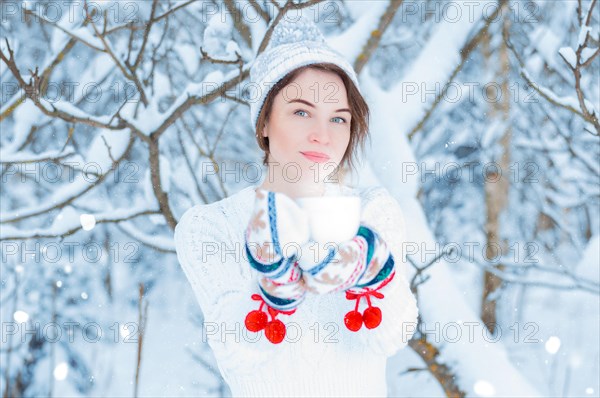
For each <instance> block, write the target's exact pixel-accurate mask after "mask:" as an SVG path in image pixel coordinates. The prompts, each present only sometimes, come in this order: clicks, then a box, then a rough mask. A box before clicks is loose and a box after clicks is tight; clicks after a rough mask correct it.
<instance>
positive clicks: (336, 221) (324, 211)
mask: <svg viewBox="0 0 600 398" xmlns="http://www.w3.org/2000/svg"><path fill="white" fill-rule="evenodd" d="M296 202H297V203H298V205H299V206H300V207H302V208H303V209H304V210H305V211H306V214H307V215H308V223H309V228H310V234H311V238H312V239H313V240H314V241H316V242H319V243H323V244H324V243H329V242H333V243H341V242H344V241H346V240H349V239H352V238H353V237H354V236H355V235H356V233H357V232H358V228H359V227H360V196H341V195H340V196H338V195H335V196H320V197H304V198H298V199H296Z"/></svg>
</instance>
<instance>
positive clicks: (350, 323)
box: [344, 311, 363, 332]
mask: <svg viewBox="0 0 600 398" xmlns="http://www.w3.org/2000/svg"><path fill="white" fill-rule="evenodd" d="M362 323H363V316H362V315H361V313H360V312H358V311H350V312H349V313H347V314H346V316H345V317H344V324H345V325H346V327H347V328H348V329H349V330H351V331H353V332H357V331H358V330H359V329H360V328H361V327H362Z"/></svg>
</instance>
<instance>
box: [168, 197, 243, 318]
mask: <svg viewBox="0 0 600 398" xmlns="http://www.w3.org/2000/svg"><path fill="white" fill-rule="evenodd" d="M220 212H222V209H220V208H219V207H218V206H213V205H196V206H194V207H192V208H190V209H188V210H187V211H186V212H185V213H184V214H183V216H182V217H181V219H180V220H179V223H178V224H177V226H176V227H175V235H174V239H175V249H176V252H177V259H178V261H179V264H180V265H181V268H182V269H183V271H184V273H185V276H186V277H187V279H188V281H189V283H190V285H191V287H192V290H193V291H194V295H195V296H196V299H197V301H198V304H199V305H200V308H201V309H202V313H203V314H204V318H205V321H213V320H215V321H216V320H217V319H214V318H215V317H216V315H217V314H218V313H221V316H220V318H227V317H223V315H224V314H222V309H223V308H222V306H221V301H223V300H225V299H226V298H227V297H230V296H239V297H238V299H242V298H244V296H243V293H247V292H249V290H248V289H247V285H248V284H249V283H250V279H251V276H250V273H249V271H248V270H244V269H243V268H242V267H241V264H242V261H241V256H243V255H244V253H243V252H242V250H241V247H240V245H236V244H235V243H233V242H235V239H234V237H233V236H232V233H231V231H230V230H229V226H228V225H227V223H226V221H225V219H226V217H225V215H224V214H219V213H220ZM246 295H248V294H246ZM225 301H226V300H225ZM219 320H220V321H221V320H223V321H225V319H219ZM236 320H239V319H236Z"/></svg>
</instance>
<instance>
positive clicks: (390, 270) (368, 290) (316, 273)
mask: <svg viewBox="0 0 600 398" xmlns="http://www.w3.org/2000/svg"><path fill="white" fill-rule="evenodd" d="M305 247H306V246H305ZM324 251H325V252H326V253H325V252H324ZM315 253H316V255H314V256H310V255H306V253H304V255H303V256H302V257H301V258H300V260H299V266H300V268H301V269H302V271H303V274H302V278H303V279H304V281H305V284H306V288H307V289H308V290H309V291H311V292H313V293H317V294H325V293H330V292H337V291H342V290H345V291H346V298H347V299H348V300H356V305H355V308H354V311H350V312H349V313H347V314H346V316H345V318H344V324H345V325H346V327H347V328H348V329H349V330H352V331H357V330H359V329H360V328H361V326H362V324H363V322H364V324H365V326H366V327H367V328H369V329H373V328H375V327H377V326H379V324H380V323H381V318H382V315H381V310H380V309H379V308H377V307H374V306H372V304H371V296H373V297H376V298H379V299H381V298H383V297H384V296H383V294H382V293H381V292H379V291H378V290H380V289H381V288H383V287H384V286H385V285H387V283H389V282H390V281H391V280H392V279H393V277H394V270H395V265H394V258H393V256H392V254H391V252H390V251H389V249H388V247H387V245H386V243H385V242H384V241H383V239H381V237H380V236H379V235H378V234H377V233H376V232H375V231H374V230H373V229H371V228H370V227H368V226H365V225H361V226H360V228H359V230H358V233H357V234H356V236H355V237H354V238H352V239H350V240H348V241H345V242H342V243H340V244H339V245H333V246H330V247H328V248H317V251H315ZM363 297H364V298H366V301H367V305H368V307H367V309H366V310H365V311H364V313H363V314H361V313H360V312H359V311H358V307H359V305H360V300H361V299H362V298H363Z"/></svg>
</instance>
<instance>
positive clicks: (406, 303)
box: [175, 19, 418, 397]
mask: <svg viewBox="0 0 600 398" xmlns="http://www.w3.org/2000/svg"><path fill="white" fill-rule="evenodd" d="M250 77H251V80H252V82H253V83H256V84H257V85H258V87H270V89H269V90H265V91H264V92H261V93H260V95H259V98H258V100H257V101H253V102H251V105H250V114H251V120H252V123H253V125H254V126H255V129H256V137H257V140H258V144H259V146H260V147H261V149H263V150H264V151H265V157H264V161H263V162H264V164H265V165H266V166H268V171H267V174H266V176H265V178H264V180H263V182H262V183H261V184H259V185H258V186H251V187H248V188H246V189H243V190H242V191H240V192H238V193H237V194H234V195H232V196H230V197H228V198H225V199H223V200H221V201H219V202H216V203H212V204H209V205H198V206H195V207H193V208H192V209H190V210H188V211H187V212H186V213H185V214H184V215H183V217H182V218H181V220H180V222H179V224H178V225H177V228H176V230H175V241H176V247H177V255H178V259H179V261H180V263H181V266H182V268H183V270H184V272H185V274H186V276H187V278H188V280H189V281H190V283H191V285H192V288H193V290H194V292H195V294H196V297H197V299H198V302H199V304H200V306H201V308H202V312H203V314H204V334H205V336H206V338H207V339H208V343H209V345H210V347H211V348H212V350H213V352H214V354H215V357H216V359H217V363H218V366H219V369H220V371H221V374H222V376H223V378H224V380H225V381H226V382H227V383H228V384H229V387H230V389H231V392H232V394H233V396H280V397H281V396H345V397H347V396H386V394H387V388H386V377H385V374H386V372H385V366H386V359H387V358H388V357H389V356H391V355H393V354H394V353H395V352H397V351H398V350H399V349H401V348H403V347H404V346H406V344H407V342H408V339H410V337H411V336H412V333H413V332H414V330H415V326H416V321H417V313H418V310H417V307H416V301H415V298H414V296H413V295H412V293H411V291H410V288H409V285H408V283H407V279H406V269H405V266H404V264H403V261H402V250H401V245H402V242H403V240H404V239H405V237H404V223H403V218H402V214H401V211H400V209H399V207H398V204H397V203H396V202H395V200H394V199H393V198H391V197H390V195H389V194H388V192H387V191H386V190H385V189H383V188H371V189H365V190H361V191H359V190H356V189H353V188H350V187H347V186H344V185H343V184H336V183H331V182H332V181H333V182H335V178H337V177H335V176H339V174H340V173H338V172H339V171H340V170H342V169H343V167H344V166H351V165H352V164H353V159H354V156H355V154H356V151H357V148H358V147H359V146H361V145H362V143H363V141H364V139H365V136H366V134H367V119H368V107H367V105H366V103H365V101H364V99H363V97H362V95H361V94H360V91H359V88H358V81H357V78H356V74H355V72H354V70H353V69H352V67H351V65H350V64H349V63H348V62H347V61H346V60H345V59H344V58H343V57H342V56H341V55H339V54H338V53H337V52H335V51H333V50H332V49H331V48H329V47H328V46H327V45H326V43H325V41H324V39H323V37H322V35H321V34H320V32H319V31H318V30H317V28H316V27H315V26H314V25H313V24H312V23H310V22H308V21H306V20H304V19H301V20H300V21H297V22H293V23H290V22H287V20H283V22H281V23H280V24H279V25H278V26H277V27H276V28H275V29H274V32H273V36H272V37H271V41H270V44H269V46H268V47H267V49H266V50H265V52H263V53H262V54H261V55H260V56H258V57H257V59H256V61H255V63H254V64H253V66H252V69H251V72H250ZM332 176H334V177H332ZM339 189H341V190H342V192H343V193H345V194H358V195H360V197H361V200H362V204H361V205H362V209H361V227H360V229H359V232H358V233H357V235H356V236H355V237H354V238H353V239H351V240H348V241H344V242H341V243H339V244H338V245H336V246H335V247H327V248H325V247H323V248H319V250H318V255H313V253H312V251H311V252H310V254H309V253H308V250H307V248H308V247H309V245H310V244H313V243H315V242H313V241H312V240H311V239H310V233H309V228H308V221H307V218H306V213H304V212H303V210H302V209H301V208H300V207H299V206H298V205H297V203H296V201H295V199H297V198H299V197H307V196H325V195H329V194H331V193H339V191H338V190H339Z"/></svg>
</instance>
